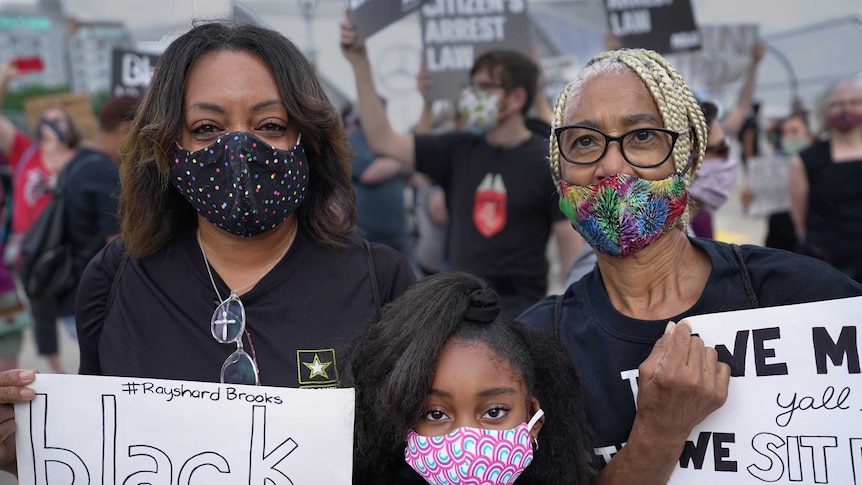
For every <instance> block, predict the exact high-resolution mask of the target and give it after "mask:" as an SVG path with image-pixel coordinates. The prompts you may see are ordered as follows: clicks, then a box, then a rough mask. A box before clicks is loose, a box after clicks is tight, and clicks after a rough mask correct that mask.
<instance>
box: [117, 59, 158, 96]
mask: <svg viewBox="0 0 862 485" xmlns="http://www.w3.org/2000/svg"><path fill="white" fill-rule="evenodd" d="M120 76H121V77H120V79H121V82H122V84H123V85H124V86H141V87H145V86H147V85H148V84H150V78H152V77H153V66H152V64H151V63H150V58H149V57H147V56H139V55H138V54H134V53H131V52H129V53H126V54H123V64H122V69H121V70H120Z"/></svg>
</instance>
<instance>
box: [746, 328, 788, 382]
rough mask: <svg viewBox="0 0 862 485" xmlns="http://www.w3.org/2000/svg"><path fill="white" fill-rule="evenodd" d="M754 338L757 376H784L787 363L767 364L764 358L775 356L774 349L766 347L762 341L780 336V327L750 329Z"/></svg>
mask: <svg viewBox="0 0 862 485" xmlns="http://www.w3.org/2000/svg"><path fill="white" fill-rule="evenodd" d="M751 336H752V337H753V338H754V369H755V371H757V376H758V377H761V376H786V375H787V364H785V363H783V362H779V363H775V364H767V363H766V359H768V358H772V357H775V349H773V348H766V346H765V345H764V342H766V341H767V340H775V339H779V338H781V329H780V328H778V327H771V328H761V329H757V330H752V331H751Z"/></svg>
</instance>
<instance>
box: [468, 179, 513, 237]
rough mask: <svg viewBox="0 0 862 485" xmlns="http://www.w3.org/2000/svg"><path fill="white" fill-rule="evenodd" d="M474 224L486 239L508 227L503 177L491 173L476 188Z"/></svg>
mask: <svg viewBox="0 0 862 485" xmlns="http://www.w3.org/2000/svg"><path fill="white" fill-rule="evenodd" d="M473 224H475V225H476V229H478V230H479V233H480V234H482V235H483V236H485V237H486V238H490V237H491V236H493V235H495V234H497V233H498V232H500V231H502V230H503V228H504V227H506V185H505V184H503V176H502V175H500V174H491V173H489V174H487V175H485V178H483V179H482V182H481V183H480V184H479V187H477V188H476V195H475V200H474V202H473Z"/></svg>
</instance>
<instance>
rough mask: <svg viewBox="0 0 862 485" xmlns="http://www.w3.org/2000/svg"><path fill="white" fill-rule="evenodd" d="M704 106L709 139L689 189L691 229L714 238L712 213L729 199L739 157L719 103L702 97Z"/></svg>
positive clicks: (701, 104)
mask: <svg viewBox="0 0 862 485" xmlns="http://www.w3.org/2000/svg"><path fill="white" fill-rule="evenodd" d="M700 108H701V110H703V116H704V120H705V121H706V130H707V139H706V149H705V150H704V154H703V162H702V163H701V165H700V169H699V170H698V172H697V177H695V178H694V180H693V181H692V183H691V188H690V190H689V194H690V195H691V198H692V201H693V202H694V204H693V206H694V207H693V210H692V214H691V231H692V233H693V234H694V235H695V236H697V237H705V238H709V239H712V237H713V234H714V232H715V231H714V227H713V222H712V214H713V213H715V211H717V210H718V209H719V208H720V207H721V206H722V205H724V203H725V202H727V198H728V197H729V196H730V193H731V192H732V191H733V187H734V184H735V183H736V176H737V173H738V170H737V167H738V165H739V159H738V158H737V156H736V154H735V153H733V150H732V149H731V147H730V143H728V141H727V136H726V135H725V132H724V128H723V127H722V126H721V123H720V122H719V120H718V106H717V105H716V104H715V103H713V102H711V101H701V102H700Z"/></svg>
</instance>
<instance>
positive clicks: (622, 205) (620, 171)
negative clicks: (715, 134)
mask: <svg viewBox="0 0 862 485" xmlns="http://www.w3.org/2000/svg"><path fill="white" fill-rule="evenodd" d="M554 125H555V128H554V134H553V136H552V137H551V148H550V152H551V158H550V160H551V173H552V175H553V177H554V180H555V181H556V183H557V187H558V190H559V192H560V208H561V209H562V210H563V212H565V213H566V214H567V215H568V217H569V219H570V220H571V222H572V224H573V225H574V226H575V228H576V229H577V230H578V232H580V233H581V235H582V236H583V237H584V239H585V240H586V241H587V242H588V243H589V244H590V245H591V246H592V247H593V248H594V249H595V250H596V252H597V253H598V254H597V257H598V264H597V266H596V268H595V269H594V270H593V271H592V272H591V273H589V274H587V275H586V276H584V277H583V278H581V279H580V280H579V281H578V282H576V283H575V284H573V285H572V286H570V287H569V288H568V289H567V290H566V292H565V293H563V294H562V295H560V296H553V297H548V298H546V299H544V300H542V301H541V302H540V303H538V304H536V305H535V306H533V307H532V308H530V309H529V310H527V312H525V313H524V314H522V315H521V316H520V317H519V320H521V321H523V322H524V323H526V324H527V325H531V326H535V327H539V328H544V329H546V330H547V331H550V332H554V333H555V334H556V335H557V336H558V337H559V338H560V340H561V341H562V342H563V344H564V345H565V346H566V348H567V349H568V352H569V356H570V357H571V358H572V360H573V362H574V363H575V367H576V369H577V371H578V373H579V374H580V375H581V376H582V377H583V376H589V378H587V377H584V385H585V387H586V396H587V409H588V412H589V415H590V419H591V423H592V424H593V427H594V428H595V430H596V432H597V434H598V439H599V443H598V445H597V446H596V447H595V454H596V458H597V460H599V461H601V462H602V465H603V466H604V468H603V469H602V471H601V472H600V475H599V480H598V483H600V484H608V483H613V484H617V483H619V484H623V483H624V484H646V483H665V482H666V481H667V480H668V478H669V477H670V475H671V473H672V472H673V470H674V466H675V465H676V464H677V463H679V458H680V454H681V453H682V451H683V447H684V445H685V443H686V440H687V439H688V437H689V434H690V432H691V430H692V429H693V427H694V426H695V425H696V424H697V423H699V422H700V421H701V420H703V419H704V418H705V417H706V416H707V415H709V414H710V413H711V412H712V411H714V410H716V409H718V408H719V407H720V406H721V405H722V404H723V403H724V401H725V399H726V397H727V390H728V382H729V378H730V369H729V367H728V366H727V365H726V364H724V363H721V362H719V361H718V359H717V353H716V351H715V350H714V349H713V348H710V347H706V346H705V345H704V342H703V340H701V339H700V338H699V337H697V336H693V335H691V327H690V326H689V325H688V323H687V322H684V321H683V319H684V318H686V317H688V316H691V315H699V314H705V313H716V312H725V311H732V310H741V309H748V308H755V307H759V306H773V305H784V304H791V303H802V302H809V301H816V300H824V299H831V298H841V297H849V296H856V295H862V285H860V284H858V283H856V282H854V281H852V280H850V279H849V278H847V277H846V276H844V275H843V274H841V273H839V272H838V271H836V270H835V269H834V268H831V267H830V266H829V265H827V264H825V263H823V262H822V261H818V260H816V259H812V258H807V257H803V256H799V255H795V254H791V253H787V252H785V251H776V250H772V249H768V248H762V247H759V246H743V247H738V246H734V245H730V244H726V243H722V242H718V241H714V240H710V239H703V238H689V237H688V236H687V234H686V229H687V227H686V226H687V223H688V216H689V212H690V209H689V198H690V187H691V184H692V180H693V179H694V178H695V176H696V175H697V172H698V170H699V169H700V165H701V163H702V160H703V155H704V151H705V148H706V145H707V131H706V130H707V127H706V123H705V120H704V116H703V112H702V111H701V108H700V106H699V105H698V102H697V100H696V99H695V97H694V95H693V94H692V93H691V91H690V89H689V88H688V87H687V86H686V84H685V82H684V81H683V80H682V78H681V77H680V75H679V74H678V73H677V71H676V70H675V69H674V68H673V67H672V66H671V65H670V64H669V63H668V62H667V60H666V59H664V58H663V57H661V56H660V55H659V54H657V53H655V52H653V51H647V50H643V49H623V50H617V51H611V52H605V53H603V54H600V55H598V56H597V57H595V58H593V59H592V60H590V61H589V62H588V63H587V64H586V66H585V67H584V69H583V70H582V71H581V72H580V73H579V74H578V77H577V78H576V79H575V80H574V81H573V82H572V83H570V84H569V85H568V86H566V87H565V88H564V89H563V91H562V92H561V93H560V96H559V98H558V100H557V103H556V106H555V109H554ZM800 288H805V291H799V289H800ZM625 376H631V377H629V378H626V377H625ZM635 383H636V384H637V388H636V389H637V392H636V393H633V389H634V387H633V385H634V384H635ZM560 385H563V383H560ZM635 396H636V397H635ZM623 444H625V446H623Z"/></svg>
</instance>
